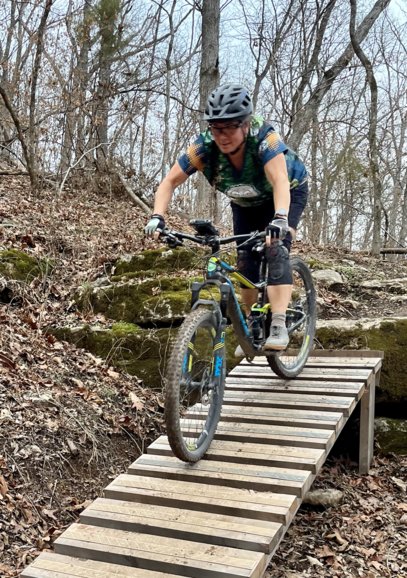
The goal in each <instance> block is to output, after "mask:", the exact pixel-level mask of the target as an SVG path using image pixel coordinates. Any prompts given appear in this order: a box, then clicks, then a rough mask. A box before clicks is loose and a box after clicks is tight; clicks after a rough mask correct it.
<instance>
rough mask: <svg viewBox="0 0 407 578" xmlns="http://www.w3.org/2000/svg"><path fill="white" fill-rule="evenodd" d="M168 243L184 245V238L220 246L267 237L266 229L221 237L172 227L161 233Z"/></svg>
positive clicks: (172, 245) (207, 244) (173, 245)
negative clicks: (176, 229)
mask: <svg viewBox="0 0 407 578" xmlns="http://www.w3.org/2000/svg"><path fill="white" fill-rule="evenodd" d="M160 237H163V238H164V239H165V240H166V242H167V243H168V245H170V246H171V247H179V246H181V245H183V241H184V240H188V241H193V242H194V243H198V244H199V245H205V246H207V247H212V248H213V247H219V246H220V245H227V244H229V243H233V242H235V241H239V240H240V241H248V240H250V241H257V240H262V239H265V237H266V231H254V232H253V233H246V234H243V235H232V236H231V237H220V236H219V235H191V234H189V233H183V232H181V231H173V230H171V229H163V231H162V232H161V234H160Z"/></svg>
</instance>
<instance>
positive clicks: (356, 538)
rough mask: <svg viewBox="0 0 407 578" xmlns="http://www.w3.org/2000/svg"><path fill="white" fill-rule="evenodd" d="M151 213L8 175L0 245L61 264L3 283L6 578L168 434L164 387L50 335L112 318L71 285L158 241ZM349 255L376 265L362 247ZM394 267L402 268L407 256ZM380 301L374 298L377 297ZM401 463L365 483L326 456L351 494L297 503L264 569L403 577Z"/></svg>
mask: <svg viewBox="0 0 407 578" xmlns="http://www.w3.org/2000/svg"><path fill="white" fill-rule="evenodd" d="M145 221H146V217H145V215H144V214H143V213H141V212H140V210H139V209H138V208H137V207H134V206H133V205H131V203H130V202H129V201H128V200H127V198H125V197H121V196H119V195H117V194H116V193H115V192H114V191H111V190H107V191H103V193H100V192H99V193H98V192H94V191H87V192H86V193H84V192H80V191H71V190H69V189H67V190H66V191H64V192H63V193H62V194H60V195H57V194H56V193H55V191H53V190H48V191H47V190H46V191H42V192H41V193H39V194H38V195H36V196H34V195H32V194H31V193H30V192H29V185H28V182H27V179H24V178H15V177H5V178H2V179H1V181H0V246H1V247H2V248H16V249H19V250H24V251H26V252H27V253H28V254H30V255H31V256H34V257H38V258H43V257H48V258H51V259H52V260H53V263H54V268H53V270H52V273H51V274H50V275H49V276H47V277H44V278H41V279H35V280H33V281H32V282H31V284H30V286H28V287H27V286H22V285H21V284H19V283H8V284H7V283H6V284H4V287H6V286H7V287H6V288H7V291H6V293H4V294H7V295H8V296H9V297H10V299H9V300H6V302H4V303H3V304H2V303H0V338H1V352H0V560H1V561H0V576H1V577H2V578H14V577H16V576H18V575H19V573H20V572H21V570H22V569H23V568H24V566H26V565H27V564H29V563H30V562H31V561H32V560H33V559H34V558H35V556H36V555H37V554H38V553H39V552H40V551H41V550H43V549H48V548H51V547H52V542H53V540H55V539H56V538H57V537H58V536H59V535H60V534H61V533H62V532H63V531H64V529H65V528H66V527H67V526H68V525H70V524H71V523H72V522H74V521H75V520H77V518H78V516H79V514H80V512H81V511H82V510H83V509H84V508H85V507H86V506H87V505H89V503H90V502H91V501H93V500H94V499H95V498H96V497H97V496H99V495H101V493H102V490H103V488H104V487H106V485H107V484H108V483H109V482H110V481H111V480H112V479H114V478H115V477H116V476H117V475H119V474H120V473H122V472H124V471H126V469H127V467H128V465H129V464H130V463H131V462H132V461H133V460H134V459H136V458H137V457H138V455H140V453H141V452H142V451H143V450H144V448H145V447H146V445H148V444H149V443H150V442H151V441H153V440H154V439H155V438H156V437H157V435H159V433H160V432H161V431H162V427H163V399H162V396H161V395H160V393H159V392H154V391H152V390H150V389H148V388H146V387H144V386H143V383H142V382H141V380H139V379H138V378H137V377H135V376H129V375H128V374H125V373H123V372H121V371H119V370H117V369H116V368H112V367H110V366H109V365H108V364H107V363H106V362H104V361H103V360H101V359H99V358H97V357H94V356H93V355H91V354H90V353H88V352H86V351H84V350H81V349H78V348H76V347H74V346H73V345H71V344H68V343H65V342H64V343H60V342H58V341H56V340H55V338H53V337H52V336H50V335H48V334H47V332H46V328H47V327H48V326H49V325H58V324H61V325H69V324H72V325H76V324H80V323H84V322H87V323H93V322H94V321H97V322H98V323H99V324H104V323H105V324H106V325H108V324H109V320H106V319H104V318H103V316H100V315H98V316H95V315H92V313H87V314H86V315H82V314H81V313H80V312H78V311H76V310H75V308H74V307H73V299H72V297H73V293H74V291H75V289H76V288H77V287H79V286H80V285H82V284H84V283H88V282H92V281H94V280H96V279H98V278H100V277H102V276H104V275H106V274H108V273H109V271H110V270H111V268H112V266H113V263H114V262H115V260H116V259H117V258H118V257H119V256H121V255H125V254H132V253H137V252H139V251H140V250H143V249H144V248H151V247H152V246H154V245H153V244H152V243H151V242H150V241H146V240H145V239H144V238H143V227H144V225H145ZM2 222H4V223H6V226H2V224H1V223H2ZM170 225H171V226H173V227H175V228H181V227H183V228H185V221H183V220H182V219H181V218H180V217H172V218H171V219H170ZM302 251H303V252H304V251H306V252H307V253H308V254H312V253H313V252H315V254H317V255H321V250H320V248H316V247H311V246H305V245H304V246H302V247H301V246H300V248H299V250H298V252H300V253H301V252H302ZM344 253H345V252H344V251H343V250H341V255H342V256H343V255H344ZM338 255H339V253H338V251H337V250H336V249H331V251H330V253H329V252H328V251H327V250H325V251H324V253H322V256H323V258H326V259H327V260H328V258H335V257H337V256H338ZM349 256H350V257H351V258H352V259H356V260H359V261H360V263H362V264H363V265H365V266H366V267H369V268H372V269H373V270H374V269H375V268H376V269H380V263H377V261H368V257H367V256H365V255H362V254H361V255H360V256H359V257H358V256H355V254H354V253H349ZM398 267H399V270H397V271H396V274H397V275H398V276H400V277H402V276H403V275H404V274H405V271H406V264H405V263H404V264H403V263H402V264H401V265H400V266H398ZM395 268H397V265H395ZM2 282H3V280H2ZM4 290H5V289H4ZM2 292H3V285H0V293H1V294H2V295H3V293H2ZM321 300H322V304H320V305H321V307H322V309H323V310H324V312H325V314H326V315H327V316H328V317H329V316H335V315H337V312H338V311H339V310H340V313H341V315H346V314H347V313H349V315H350V316H354V315H355V312H354V311H353V310H352V311H351V310H350V308H349V306H346V305H342V304H341V303H340V299H339V298H338V296H337V295H334V294H332V293H330V292H329V291H327V290H322V292H321ZM374 303H375V307H376V306H377V307H379V306H380V299H377V300H376V301H375V302H374ZM369 307H370V309H371V310H374V311H375V312H377V311H378V309H375V308H374V307H373V309H372V303H370V304H369ZM352 309H353V306H352ZM406 468H407V464H406V459H404V458H402V459H400V458H397V459H396V458H395V457H392V456H388V457H386V458H380V459H379V458H376V459H375V462H374V469H373V470H372V472H371V474H370V475H369V476H366V477H363V478H360V477H359V476H358V474H357V473H355V464H353V465H352V466H349V464H348V463H342V462H341V461H335V460H331V461H330V462H329V463H328V464H327V465H326V466H324V468H323V470H322V472H321V473H320V474H319V476H318V477H317V480H316V484H315V486H316V487H320V488H328V487H333V486H332V485H333V484H334V487H335V488H336V489H339V490H341V491H342V492H343V493H344V494H345V496H346V497H345V499H344V500H343V502H342V503H341V504H340V505H339V506H335V507H334V508H327V509H326V510H324V509H323V508H322V509H321V508H318V507H311V506H304V507H302V508H301V509H300V510H299V512H298V513H297V515H296V516H295V518H294V522H293V525H292V526H291V527H290V529H289V530H288V533H287V535H286V536H285V539H284V540H283V541H282V543H281V545H280V547H279V549H278V550H277V552H276V554H275V555H274V557H273V559H272V565H271V567H270V568H269V572H268V574H267V576H268V577H269V578H299V577H303V576H312V577H314V576H315V577H319V576H321V577H327V578H328V577H331V576H332V577H339V576H341V577H342V576H343V577H347V576H355V577H361V578H375V577H378V576H383V577H387V576H389V577H391V578H401V577H405V576H407V565H406V554H405V553H406V551H407V541H406V536H407V522H406V519H407V497H406V491H405V484H406V478H407V476H406Z"/></svg>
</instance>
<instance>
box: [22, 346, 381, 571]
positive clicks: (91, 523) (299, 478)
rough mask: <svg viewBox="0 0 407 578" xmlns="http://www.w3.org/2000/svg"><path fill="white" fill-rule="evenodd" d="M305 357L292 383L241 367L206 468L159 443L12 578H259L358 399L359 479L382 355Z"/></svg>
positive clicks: (261, 362) (368, 455)
mask: <svg viewBox="0 0 407 578" xmlns="http://www.w3.org/2000/svg"><path fill="white" fill-rule="evenodd" d="M338 354H339V355H340V357H338ZM314 355H315V356H314V357H311V358H310V359H309V361H308V363H307V366H306V368H305V369H304V371H303V372H302V374H301V375H300V376H299V377H298V378H297V379H293V380H290V381H284V380H281V379H280V378H278V377H276V376H275V375H274V374H273V373H272V372H271V370H270V369H269V367H268V365H267V362H266V360H265V359H264V358H263V359H262V358H258V359H257V358H256V360H255V362H254V363H253V364H249V363H247V362H242V363H241V364H240V365H239V366H238V367H236V368H235V369H234V370H233V371H232V372H231V373H230V374H229V376H228V378H227V387H226V394H225V402H224V406H223V411H222V419H221V422H220V423H219V427H218V430H217V435H216V438H215V440H214V441H213V443H212V445H211V448H210V450H209V453H208V454H207V457H206V459H204V460H201V461H200V462H199V463H197V464H194V465H190V464H184V463H183V462H180V461H179V460H177V459H176V458H174V457H173V456H172V453H171V451H170V448H169V445H168V442H167V439H166V437H160V438H158V439H157V440H156V441H155V442H154V443H153V444H151V445H150V446H149V448H148V449H147V454H145V455H142V456H141V457H140V458H138V459H137V460H136V461H135V462H134V463H133V464H132V465H131V466H130V468H129V470H128V473H127V474H122V475H120V476H119V477H118V478H117V479H116V480H114V481H113V482H112V483H111V484H110V485H109V486H108V487H107V488H106V490H105V492H104V497H103V498H98V499H97V500H95V501H94V502H93V503H92V504H91V505H90V506H89V507H88V508H87V509H86V510H85V511H84V512H83V513H82V515H81V517H80V523H78V524H73V525H72V526H70V527H69V528H68V529H67V530H66V531H65V532H64V533H63V534H62V535H61V536H60V537H59V538H58V539H57V540H56V542H55V544H54V548H55V553H51V552H44V553H42V554H41V555H40V556H39V557H38V558H37V559H36V560H35V562H34V563H33V564H31V565H30V566H29V567H27V568H26V569H25V570H24V572H23V573H22V576H23V577H24V578H69V577H72V578H73V577H83V578H93V577H95V578H113V577H115V578H117V577H129V578H133V577H143V578H165V577H175V576H189V577H191V578H228V577H229V578H236V577H240V576H242V577H248V578H249V577H250V578H261V577H262V576H263V575H264V572H265V570H266V568H267V566H268V563H269V561H270V559H271V557H272V555H273V553H274V552H275V550H276V548H277V546H278V544H279V542H280V541H281V539H282V537H283V536H284V534H285V532H286V530H287V528H288V526H289V525H290V523H291V521H292V519H293V517H294V515H295V513H296V511H297V509H298V507H299V506H300V504H301V500H302V499H303V497H304V495H305V494H306V492H307V491H308V490H309V488H310V487H311V484H312V482H313V480H314V478H315V476H316V474H317V473H318V471H319V470H320V468H321V466H322V465H323V463H324V461H325V459H326V457H327V455H328V453H329V451H330V449H331V448H332V446H333V444H334V442H335V440H336V439H337V437H338V435H339V433H340V432H341V430H342V428H343V426H344V425H345V423H346V421H347V419H348V417H349V416H350V414H351V413H352V411H353V410H354V409H355V407H356V405H357V403H358V402H359V401H360V402H361V422H360V442H359V444H360V464H359V465H360V468H359V469H360V472H361V473H367V472H368V469H369V466H370V463H371V459H372V451H373V414H374V392H375V385H376V384H377V383H378V380H379V375H380V368H381V357H382V355H381V354H380V353H379V352H330V353H329V352H328V355H326V352H320V351H317V352H315V353H314Z"/></svg>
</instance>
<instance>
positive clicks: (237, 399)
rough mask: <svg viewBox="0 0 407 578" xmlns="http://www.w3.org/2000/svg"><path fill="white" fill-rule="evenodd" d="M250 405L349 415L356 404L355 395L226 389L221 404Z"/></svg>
mask: <svg viewBox="0 0 407 578" xmlns="http://www.w3.org/2000/svg"><path fill="white" fill-rule="evenodd" d="M246 404H248V405H250V407H261V408H263V407H270V408H274V407H276V408H285V409H290V408H293V409H310V410H314V409H315V410H318V411H335V412H342V413H343V414H344V415H346V416H349V415H350V413H351V412H352V411H353V410H354V408H355V406H356V396H353V397H350V396H348V397H338V396H328V395H323V394H322V392H321V394H320V395H313V394H309V395H308V394H297V395H295V396H294V395H293V394H292V393H274V392H261V394H256V393H255V392H254V393H253V392H250V393H245V392H243V393H242V392H237V393H236V392H232V391H227V392H226V393H225V398H224V402H223V405H224V406H228V405H246Z"/></svg>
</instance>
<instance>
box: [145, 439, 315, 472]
mask: <svg viewBox="0 0 407 578" xmlns="http://www.w3.org/2000/svg"><path fill="white" fill-rule="evenodd" d="M147 453H148V454H153V455H160V456H169V455H172V450H171V448H170V446H169V443H168V440H167V438H165V437H160V438H159V439H157V440H156V441H155V442H154V443H152V444H151V445H150V446H149V447H148V448H147ZM204 459H207V460H214V461H225V462H226V461H227V462H234V463H238V464H239V463H240V464H252V465H263V466H275V467H280V468H295V469H299V470H310V471H311V472H312V473H314V474H315V473H316V472H317V471H318V470H319V468H320V467H321V466H322V464H323V463H324V461H325V459H326V452H325V450H323V449H319V450H316V449H308V448H302V447H301V448H298V447H294V446H293V447H289V446H286V447H284V448H282V447H281V446H276V445H261V444H251V443H243V444H242V443H237V442H227V441H220V440H214V441H212V443H211V445H210V448H209V450H208V452H207V453H206V454H205V458H204Z"/></svg>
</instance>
